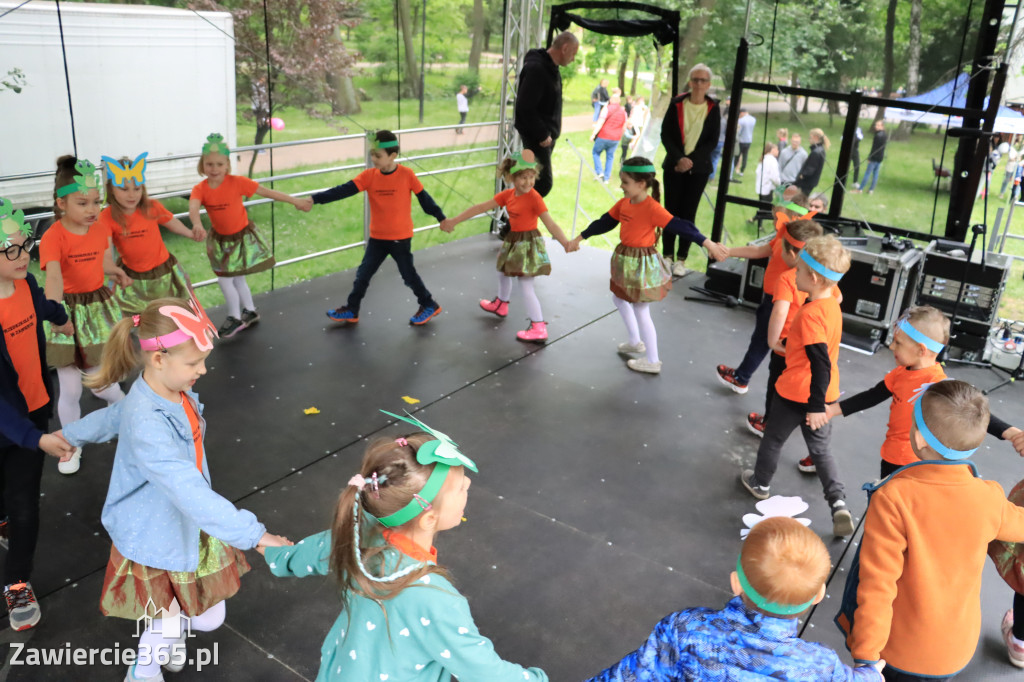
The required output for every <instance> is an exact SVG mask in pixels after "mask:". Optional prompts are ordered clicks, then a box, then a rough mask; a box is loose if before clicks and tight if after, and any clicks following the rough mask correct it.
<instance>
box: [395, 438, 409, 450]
mask: <svg viewBox="0 0 1024 682" xmlns="http://www.w3.org/2000/svg"><path fill="white" fill-rule="evenodd" d="M395 442H396V443H398V444H399V445H400V446H402V447H403V448H404V447H405V446H406V445H408V444H409V441H407V440H406V439H404V438H396V439H395Z"/></svg>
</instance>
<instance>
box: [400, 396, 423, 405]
mask: <svg viewBox="0 0 1024 682" xmlns="http://www.w3.org/2000/svg"><path fill="white" fill-rule="evenodd" d="M402 400H404V401H405V402H407V403H409V404H410V405H415V404H416V403H418V402H419V400H417V399H416V398H410V397H409V396H407V395H403V396H402Z"/></svg>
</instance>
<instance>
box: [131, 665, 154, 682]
mask: <svg viewBox="0 0 1024 682" xmlns="http://www.w3.org/2000/svg"><path fill="white" fill-rule="evenodd" d="M124 682H164V673H163V671H162V670H159V671H157V673H156V675H154V676H153V677H136V676H135V665H134V664H133V665H132V667H130V668H128V674H127V675H125V676H124Z"/></svg>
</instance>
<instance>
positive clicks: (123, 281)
mask: <svg viewBox="0 0 1024 682" xmlns="http://www.w3.org/2000/svg"><path fill="white" fill-rule="evenodd" d="M110 276H111V277H113V278H114V286H118V287H121V288H122V289H127V288H128V287H130V286H131V285H132V278H131V277H129V276H128V274H127V273H125V271H124V270H122V269H121V268H114V269H113V270H112V271H111V272H110Z"/></svg>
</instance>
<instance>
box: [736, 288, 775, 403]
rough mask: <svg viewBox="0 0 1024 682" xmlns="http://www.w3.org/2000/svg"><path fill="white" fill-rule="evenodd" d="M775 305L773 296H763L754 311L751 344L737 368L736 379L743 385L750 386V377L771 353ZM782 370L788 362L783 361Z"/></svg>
mask: <svg viewBox="0 0 1024 682" xmlns="http://www.w3.org/2000/svg"><path fill="white" fill-rule="evenodd" d="M774 309H775V304H774V303H773V302H772V295H771V294H767V293H765V294H761V302H760V303H758V304H757V310H755V311H754V330H753V331H752V332H750V343H749V344H748V345H747V352H746V353H744V354H743V360H742V361H740V364H739V366H738V367H737V368H736V373H735V375H734V376H735V377H736V380H737V381H738V382H740V383H741V384H744V385H746V384H749V383H750V377H752V376H754V372H756V371H757V368H758V367H760V366H761V363H762V362H764V358H765V356H766V355H768V353H769V352H770V351H769V349H768V323H769V322H770V321H771V319H772V310H774ZM782 363H783V364H782V368H783V369H785V368H786V364H785V363H786V361H785V360H783V361H782Z"/></svg>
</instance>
